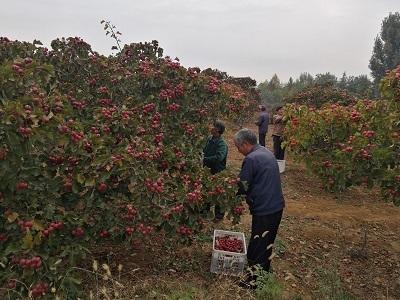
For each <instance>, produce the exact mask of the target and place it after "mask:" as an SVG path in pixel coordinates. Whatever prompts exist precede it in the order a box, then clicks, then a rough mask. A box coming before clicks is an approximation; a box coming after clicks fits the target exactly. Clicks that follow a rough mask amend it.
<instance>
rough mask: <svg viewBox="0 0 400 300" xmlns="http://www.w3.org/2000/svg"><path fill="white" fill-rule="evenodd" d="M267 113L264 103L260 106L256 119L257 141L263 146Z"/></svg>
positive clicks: (267, 122)
mask: <svg viewBox="0 0 400 300" xmlns="http://www.w3.org/2000/svg"><path fill="white" fill-rule="evenodd" d="M268 124H269V115H268V112H267V110H266V108H265V106H264V105H261V106H260V114H259V116H258V119H257V121H256V125H257V126H258V143H259V144H260V145H261V146H263V147H265V138H266V136H267V132H268Z"/></svg>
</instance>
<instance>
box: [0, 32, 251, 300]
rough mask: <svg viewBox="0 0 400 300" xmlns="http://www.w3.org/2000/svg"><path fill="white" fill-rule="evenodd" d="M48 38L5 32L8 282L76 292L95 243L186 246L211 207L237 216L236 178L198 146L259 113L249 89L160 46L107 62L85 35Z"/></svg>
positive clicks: (143, 46)
mask: <svg viewBox="0 0 400 300" xmlns="http://www.w3.org/2000/svg"><path fill="white" fill-rule="evenodd" d="M109 26H111V25H109ZM51 45H52V49H50V50H48V49H45V48H42V47H38V46H37V44H29V43H21V42H17V41H10V40H8V39H7V38H1V39H0V115H1V119H0V257H1V268H2V269H1V272H0V285H1V286H4V287H7V288H9V289H10V290H12V291H15V292H18V293H22V294H23V295H28V294H29V295H32V296H35V297H41V296H43V295H44V294H46V295H48V292H49V291H50V290H51V289H53V290H55V292H54V294H53V295H52V298H54V296H55V295H57V296H59V297H60V298H62V299H77V298H78V297H79V296H80V295H81V290H82V287H80V284H81V283H80V280H79V277H77V271H76V268H75V266H76V265H77V264H79V263H80V261H81V260H82V259H83V258H84V257H85V255H86V254H87V252H88V250H87V249H88V248H89V247H90V246H92V245H94V244H96V245H98V246H99V245H100V246H101V245H102V243H106V242H109V241H114V242H125V243H131V242H132V241H133V240H134V239H140V240H141V241H142V242H143V243H145V242H146V241H147V240H148V239H151V238H152V235H153V234H154V233H155V232H162V233H163V234H165V235H166V236H167V237H169V238H170V239H172V240H174V241H175V243H177V242H190V241H191V240H192V239H193V237H194V235H196V234H197V233H198V232H200V231H201V229H202V226H203V220H202V217H201V214H200V212H201V210H202V208H203V206H204V205H206V204H207V203H210V204H212V205H215V204H219V205H220V206H221V208H222V209H224V210H225V211H227V212H228V218H231V219H232V220H233V221H234V222H238V220H239V218H240V216H239V215H237V213H235V207H236V206H237V205H238V204H239V203H240V202H241V200H240V199H238V198H237V197H235V194H236V178H235V177H236V176H233V174H230V173H228V171H225V172H222V173H219V174H218V175H215V176H211V174H210V173H209V171H208V170H207V169H204V168H203V167H202V165H201V162H200V155H199V153H201V151H202V148H203V146H204V144H203V141H204V138H205V137H206V136H207V127H208V125H209V124H210V123H211V122H212V120H214V119H215V118H221V117H226V118H230V119H233V120H236V119H243V118H244V117H245V116H244V115H245V114H247V113H249V112H250V111H252V109H254V105H252V104H251V102H250V97H249V96H248V93H247V92H246V91H243V90H242V89H241V88H240V87H238V86H236V85H235V84H232V83H227V82H225V81H224V80H219V79H217V78H215V77H211V76H208V75H205V74H201V73H200V70H198V69H191V68H189V69H187V68H184V67H183V66H181V65H180V63H179V62H178V61H177V60H174V61H173V60H171V59H170V58H168V57H163V56H162V52H163V51H162V49H161V48H159V46H158V43H157V42H156V41H153V42H151V43H139V44H130V45H125V47H124V48H123V49H122V51H121V52H119V53H117V54H116V55H114V56H110V57H104V56H101V55H99V54H98V53H96V52H95V51H93V50H92V49H91V47H90V45H89V44H87V43H86V42H84V41H83V40H81V39H80V38H68V39H57V40H54V41H53V42H52V43H51ZM15 295H16V294H15ZM48 297H50V296H48Z"/></svg>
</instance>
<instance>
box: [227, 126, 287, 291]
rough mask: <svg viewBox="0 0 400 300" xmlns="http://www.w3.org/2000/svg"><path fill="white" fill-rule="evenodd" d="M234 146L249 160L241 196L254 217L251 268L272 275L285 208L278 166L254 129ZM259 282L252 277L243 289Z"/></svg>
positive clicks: (236, 139) (238, 136)
mask: <svg viewBox="0 0 400 300" xmlns="http://www.w3.org/2000/svg"><path fill="white" fill-rule="evenodd" d="M234 142H235V146H236V147H237V149H238V151H239V152H240V153H241V154H242V155H244V156H245V158H244V160H243V163H242V169H241V171H240V174H239V178H240V183H239V191H238V194H239V195H245V196H246V202H247V204H248V205H249V209H250V214H251V215H252V220H251V237H250V242H249V246H248V249H247V259H248V264H249V267H253V268H254V266H260V267H261V268H262V269H264V270H265V271H269V270H270V266H271V259H272V245H273V243H274V241H275V238H276V235H277V232H278V228H279V224H280V222H281V218H282V213H283V208H284V207H285V200H284V198H283V193H282V186H281V176H280V173H279V167H278V163H277V161H276V159H275V157H274V155H273V154H272V152H271V151H269V150H268V149H267V148H265V147H261V146H260V145H259V144H257V136H256V134H255V133H254V132H252V131H251V130H250V129H247V128H244V129H241V130H239V131H238V132H237V133H236V134H235V137H234ZM255 280H256V277H255V276H251V275H250V274H248V276H247V278H246V280H244V281H241V282H240V285H241V286H242V287H245V288H250V289H253V288H255V286H254V284H252V283H254V281H255Z"/></svg>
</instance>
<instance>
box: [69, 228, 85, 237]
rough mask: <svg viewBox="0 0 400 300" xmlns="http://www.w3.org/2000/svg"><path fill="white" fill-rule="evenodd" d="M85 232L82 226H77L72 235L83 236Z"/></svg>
mask: <svg viewBox="0 0 400 300" xmlns="http://www.w3.org/2000/svg"><path fill="white" fill-rule="evenodd" d="M84 234H85V231H84V230H83V229H82V228H81V227H77V228H75V229H74V230H72V235H73V236H74V237H82V236H83V235H84Z"/></svg>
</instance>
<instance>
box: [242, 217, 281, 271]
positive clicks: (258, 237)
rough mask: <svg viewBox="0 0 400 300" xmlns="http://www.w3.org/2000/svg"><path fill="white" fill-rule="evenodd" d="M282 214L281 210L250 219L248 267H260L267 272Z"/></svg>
mask: <svg viewBox="0 0 400 300" xmlns="http://www.w3.org/2000/svg"><path fill="white" fill-rule="evenodd" d="M282 212H283V210H281V211H278V212H276V213H274V214H271V215H266V216H253V217H252V223H251V237H250V243H249V247H248V249H247V260H248V263H249V267H251V266H254V265H260V266H261V267H262V268H263V269H264V270H265V271H269V268H270V266H271V259H272V257H270V256H271V254H272V245H273V244H274V241H275V238H276V234H277V232H278V228H279V224H280V223H281V219H282Z"/></svg>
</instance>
